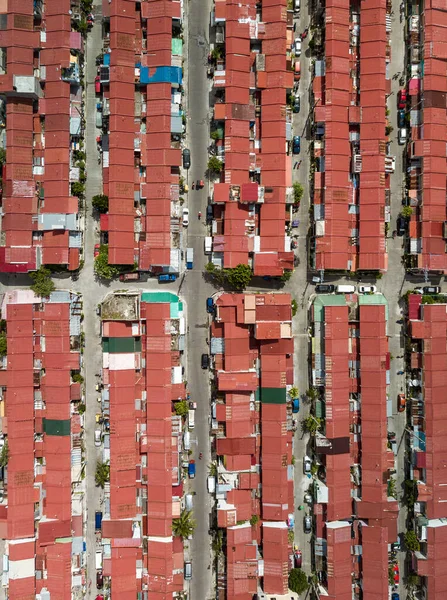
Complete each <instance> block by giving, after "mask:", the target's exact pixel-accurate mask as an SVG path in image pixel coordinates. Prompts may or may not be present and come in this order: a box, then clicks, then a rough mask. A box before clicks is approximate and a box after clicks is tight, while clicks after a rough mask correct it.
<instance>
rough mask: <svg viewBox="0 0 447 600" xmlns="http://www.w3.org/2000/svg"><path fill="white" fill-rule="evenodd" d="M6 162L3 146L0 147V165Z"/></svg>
mask: <svg viewBox="0 0 447 600" xmlns="http://www.w3.org/2000/svg"><path fill="white" fill-rule="evenodd" d="M5 162H6V150H5V149H4V148H0V167H2V166H3V165H4V164H5Z"/></svg>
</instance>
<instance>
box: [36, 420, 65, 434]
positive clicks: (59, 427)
mask: <svg viewBox="0 0 447 600" xmlns="http://www.w3.org/2000/svg"><path fill="white" fill-rule="evenodd" d="M42 424H43V431H44V433H46V434H47V435H58V436H67V435H70V432H71V429H70V419H63V420H56V419H45V417H44V418H43V420H42Z"/></svg>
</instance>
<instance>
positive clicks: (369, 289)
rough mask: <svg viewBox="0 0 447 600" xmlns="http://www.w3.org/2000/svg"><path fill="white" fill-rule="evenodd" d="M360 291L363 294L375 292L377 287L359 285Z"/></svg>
mask: <svg viewBox="0 0 447 600" xmlns="http://www.w3.org/2000/svg"><path fill="white" fill-rule="evenodd" d="M359 292H360V293H361V294H375V293H376V292H377V288H376V286H375V285H359Z"/></svg>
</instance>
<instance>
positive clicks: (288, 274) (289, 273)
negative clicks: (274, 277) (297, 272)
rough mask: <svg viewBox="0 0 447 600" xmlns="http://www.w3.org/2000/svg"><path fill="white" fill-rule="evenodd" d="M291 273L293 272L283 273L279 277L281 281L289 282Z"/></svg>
mask: <svg viewBox="0 0 447 600" xmlns="http://www.w3.org/2000/svg"><path fill="white" fill-rule="evenodd" d="M292 273H293V271H284V272H283V274H282V275H281V281H289V279H290V278H291V277H292Z"/></svg>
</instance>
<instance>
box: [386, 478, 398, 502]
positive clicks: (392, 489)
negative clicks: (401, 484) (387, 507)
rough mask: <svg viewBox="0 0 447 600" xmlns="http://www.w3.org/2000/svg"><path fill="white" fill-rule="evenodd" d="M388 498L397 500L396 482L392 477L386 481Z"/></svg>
mask: <svg viewBox="0 0 447 600" xmlns="http://www.w3.org/2000/svg"><path fill="white" fill-rule="evenodd" d="M388 496H390V497H391V498H394V499H395V500H397V491H396V480H395V479H394V478H393V477H391V479H389V480H388Z"/></svg>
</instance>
